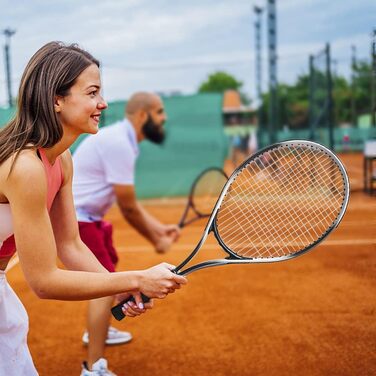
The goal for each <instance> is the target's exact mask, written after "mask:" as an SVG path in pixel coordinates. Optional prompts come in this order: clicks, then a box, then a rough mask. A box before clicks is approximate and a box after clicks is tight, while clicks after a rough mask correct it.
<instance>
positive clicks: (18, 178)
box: [0, 149, 46, 196]
mask: <svg viewBox="0 0 376 376" xmlns="http://www.w3.org/2000/svg"><path fill="white" fill-rule="evenodd" d="M45 186H46V177H45V172H44V167H43V163H42V162H41V160H40V159H39V158H38V156H37V153H36V150H35V149H26V150H22V151H21V152H20V153H19V154H18V156H17V154H13V155H11V156H10V157H9V158H8V159H7V160H5V161H4V163H2V164H1V166H0V187H1V193H2V194H3V195H5V196H8V194H9V193H10V192H11V191H16V190H17V191H18V190H22V189H23V190H25V191H28V190H30V187H32V188H33V190H34V189H37V188H38V187H39V188H40V189H41V190H42V191H44V190H45Z"/></svg>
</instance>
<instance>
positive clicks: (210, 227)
mask: <svg viewBox="0 0 376 376" xmlns="http://www.w3.org/2000/svg"><path fill="white" fill-rule="evenodd" d="M286 145H294V146H304V147H307V146H309V147H312V148H313V149H320V150H322V151H323V152H325V153H326V154H328V155H329V156H330V157H331V158H333V160H334V161H335V162H336V164H337V165H338V167H339V169H340V171H341V174H342V178H343V180H344V187H345V192H344V196H345V199H344V201H343V203H342V207H341V209H340V214H339V215H338V216H337V218H336V219H335V221H333V223H332V224H331V225H330V226H329V227H328V229H327V230H326V232H325V233H324V234H322V235H321V236H320V237H319V238H318V239H316V240H315V241H314V242H313V243H311V244H310V245H308V246H307V247H305V248H303V249H302V250H300V251H297V252H295V253H293V254H289V255H284V256H279V257H263V258H245V257H240V256H238V255H237V254H235V253H234V252H233V251H232V250H231V249H230V248H229V247H227V246H226V244H225V243H224V242H223V240H222V239H221V237H220V235H219V233H218V229H217V225H216V222H215V219H216V216H217V212H218V209H219V207H220V206H221V204H222V201H223V198H224V197H225V195H226V193H227V190H228V187H229V186H230V185H231V184H232V182H233V181H234V180H235V178H236V176H237V175H238V174H239V173H240V172H241V170H242V169H243V168H245V167H246V166H247V165H248V164H249V163H250V162H251V161H252V160H255V159H256V158H258V157H259V156H260V155H262V154H264V153H266V152H268V151H269V150H274V149H277V148H278V147H281V146H286ZM349 195H350V182H349V178H348V176H347V173H346V169H345V167H344V165H343V163H342V162H341V160H340V159H339V158H338V157H337V156H336V155H335V154H334V153H333V152H332V151H330V150H329V149H328V148H326V147H325V146H323V145H321V144H318V143H315V142H312V141H305V140H288V141H283V142H278V143H275V144H273V145H269V146H267V147H265V148H263V149H261V150H259V151H258V152H256V153H255V154H253V155H251V156H250V157H249V158H247V159H246V160H245V161H244V162H243V163H242V164H241V165H240V166H238V167H237V168H236V169H235V171H234V172H233V173H232V174H231V176H230V177H229V179H228V181H227V182H226V184H225V185H224V187H223V189H222V192H221V194H220V196H219V197H218V200H217V202H216V204H215V206H214V209H213V211H212V213H211V215H210V217H209V219H208V222H207V224H206V226H205V230H204V233H203V235H202V237H201V239H200V241H199V242H198V244H197V246H196V247H195V249H194V250H193V251H192V252H191V254H190V255H189V256H188V257H187V258H186V259H185V260H184V261H183V262H182V263H181V264H180V265H178V266H177V267H176V268H175V269H174V273H177V274H180V275H188V274H190V273H192V272H194V271H196V270H199V269H204V268H209V267H212V266H220V265H229V264H252V263H270V262H279V261H285V260H289V259H292V258H295V257H297V256H300V255H303V254H304V253H306V252H308V251H310V250H311V249H312V248H314V247H315V246H316V245H317V244H319V243H320V242H321V241H322V240H323V239H324V238H326V237H327V236H328V235H329V234H330V233H331V232H332V231H333V230H334V229H335V228H336V227H338V225H339V223H340V222H341V220H342V218H343V216H344V214H345V212H346V208H347V205H348V202H349ZM210 232H213V234H214V236H215V238H216V239H217V241H218V243H219V244H220V246H221V247H222V248H223V250H224V251H225V252H226V253H228V257H226V258H224V259H213V260H207V261H204V262H201V263H198V264H195V265H192V266H191V267H188V268H187V269H184V270H182V268H183V267H184V266H185V265H186V264H187V263H188V262H189V261H191V260H192V258H193V257H194V256H195V255H196V254H197V252H198V251H199V249H200V248H201V247H202V245H203V244H204V242H205V240H206V238H207V237H208V235H209V233H210Z"/></svg>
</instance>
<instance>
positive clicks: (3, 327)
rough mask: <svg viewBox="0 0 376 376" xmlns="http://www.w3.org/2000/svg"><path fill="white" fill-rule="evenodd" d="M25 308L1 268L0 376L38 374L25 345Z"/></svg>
mask: <svg viewBox="0 0 376 376" xmlns="http://www.w3.org/2000/svg"><path fill="white" fill-rule="evenodd" d="M28 330H29V319H28V317H27V313H26V310H25V308H24V306H23V305H22V303H21V301H20V300H19V299H18V297H17V295H16V294H15V292H14V291H13V290H12V288H11V287H10V285H9V283H8V281H7V279H6V276H5V272H3V271H1V270H0V376H37V375H38V372H37V370H36V369H35V366H34V363H33V360H32V358H31V355H30V351H29V348H28V347H27V332H28Z"/></svg>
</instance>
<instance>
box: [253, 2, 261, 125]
mask: <svg viewBox="0 0 376 376" xmlns="http://www.w3.org/2000/svg"><path fill="white" fill-rule="evenodd" d="M253 11H254V12H255V16H256V21H255V42H256V95H257V101H258V115H257V117H258V126H259V132H261V127H262V126H261V112H262V111H261V103H262V100H261V93H262V89H261V84H262V68H261V67H262V65H261V14H262V8H260V7H258V6H254V7H253Z"/></svg>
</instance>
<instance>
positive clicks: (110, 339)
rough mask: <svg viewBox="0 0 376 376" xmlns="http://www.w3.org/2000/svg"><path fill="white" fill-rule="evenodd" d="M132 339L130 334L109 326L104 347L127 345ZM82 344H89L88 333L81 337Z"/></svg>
mask: <svg viewBox="0 0 376 376" xmlns="http://www.w3.org/2000/svg"><path fill="white" fill-rule="evenodd" d="M131 339H132V334H131V333H129V332H122V331H120V330H117V329H116V328H114V327H112V326H110V327H109V328H108V332H107V338H106V345H120V344H122V343H127V342H129V341H130V340H131ZM82 342H83V343H84V344H85V345H87V344H88V343H89V333H88V332H85V333H84V335H83V336H82Z"/></svg>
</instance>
